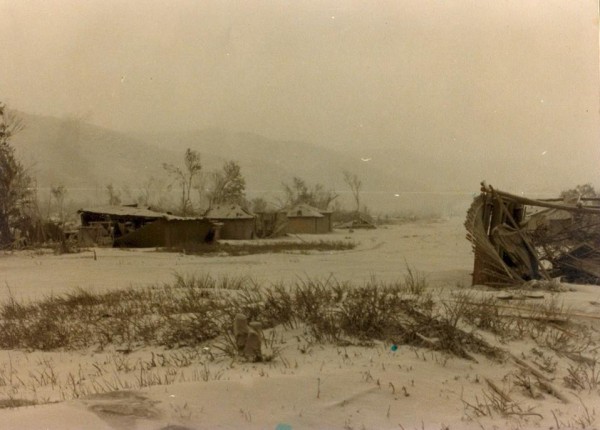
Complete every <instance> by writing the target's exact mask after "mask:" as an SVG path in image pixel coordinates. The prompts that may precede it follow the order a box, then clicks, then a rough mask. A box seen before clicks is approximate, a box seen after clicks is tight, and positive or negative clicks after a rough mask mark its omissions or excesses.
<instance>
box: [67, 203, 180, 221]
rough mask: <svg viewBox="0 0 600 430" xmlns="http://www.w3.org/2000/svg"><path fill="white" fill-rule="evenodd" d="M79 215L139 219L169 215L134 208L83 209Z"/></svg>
mask: <svg viewBox="0 0 600 430" xmlns="http://www.w3.org/2000/svg"><path fill="white" fill-rule="evenodd" d="M77 212H78V213H89V214H97V215H111V216H127V217H138V218H155V219H159V218H166V217H168V216H169V214H166V213H163V212H156V211H153V210H150V209H146V208H138V207H133V206H115V205H105V206H94V207H93V208H83V209H79V210H78V211H77Z"/></svg>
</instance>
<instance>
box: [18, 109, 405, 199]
mask: <svg viewBox="0 0 600 430" xmlns="http://www.w3.org/2000/svg"><path fill="white" fill-rule="evenodd" d="M18 115H19V116H20V117H21V118H22V119H23V122H24V125H25V128H24V130H22V131H21V132H20V133H19V134H17V135H16V136H15V138H14V140H13V142H14V145H15V147H16V148H17V154H18V156H19V157H20V158H21V160H22V161H23V162H24V164H25V165H26V166H27V167H28V168H30V170H31V172H32V173H33V175H34V176H35V177H36V179H37V181H38V186H39V189H40V192H41V193H42V194H44V193H46V192H47V189H49V187H50V186H52V185H58V184H64V185H65V186H66V187H67V188H68V190H69V196H70V198H71V199H73V200H79V201H82V202H85V203H86V204H92V203H96V202H97V201H104V200H105V199H106V193H105V188H106V185H107V184H113V185H114V186H115V187H119V188H121V189H123V188H124V187H125V188H127V189H129V190H130V191H131V194H132V195H135V193H136V190H137V189H139V188H141V187H142V186H143V184H144V183H145V182H147V181H148V179H149V178H150V177H154V178H162V181H161V184H162V187H163V189H166V186H167V184H168V179H167V178H166V175H165V172H164V169H163V168H162V164H163V163H173V164H180V162H181V159H182V155H183V152H184V151H185V149H186V148H188V147H189V148H192V149H194V150H197V151H199V152H200V153H201V156H202V163H203V166H204V171H205V172H209V171H212V170H215V169H217V168H219V167H220V166H221V165H222V163H223V162H224V161H225V160H229V159H232V160H235V161H237V162H239V163H240V165H241V167H242V172H243V173H244V176H245V178H246V182H247V190H248V193H249V195H250V196H256V195H264V196H266V197H267V198H271V199H272V198H273V197H274V196H275V195H276V194H277V193H279V192H280V190H281V183H282V182H284V181H286V182H287V181H290V180H291V178H293V177H294V176H299V177H302V178H304V179H305V180H307V182H309V183H310V184H314V183H317V182H318V183H321V184H323V185H324V186H325V187H327V188H332V189H335V190H336V191H337V192H338V193H340V194H342V195H344V194H347V191H346V186H345V185H344V183H343V179H342V178H343V177H342V172H343V171H344V170H350V171H352V172H356V173H358V174H359V175H360V176H361V178H362V179H363V183H364V189H365V192H366V194H367V195H368V194H369V193H372V194H373V195H374V196H376V195H377V193H381V192H385V193H386V194H390V195H391V193H392V192H393V191H394V190H396V189H397V188H398V187H404V188H405V189H411V188H412V187H415V186H416V184H415V183H409V182H406V181H403V180H402V176H403V173H405V172H403V171H402V170H400V169H398V170H391V171H386V170H382V169H378V168H376V167H375V165H373V164H370V162H365V161H361V159H360V157H358V156H352V155H349V154H345V153H342V152H340V151H334V150H330V149H326V148H322V147H318V146H316V145H312V144H309V143H304V142H295V141H275V140H270V139H267V138H265V137H262V136H259V135H254V134H248V133H228V132H225V131H221V130H215V129H208V130H202V131H194V132H187V133H173V134H167V133H164V134H147V135H140V134H134V133H123V132H116V131H113V130H108V129H104V128H101V127H98V126H95V125H91V124H88V123H85V122H81V121H77V120H73V119H58V118H53V117H45V116H37V115H29V114H24V113H18ZM346 197H348V196H346ZM366 200H369V199H368V198H367V199H366Z"/></svg>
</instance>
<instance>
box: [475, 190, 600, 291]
mask: <svg viewBox="0 0 600 430" xmlns="http://www.w3.org/2000/svg"><path fill="white" fill-rule="evenodd" d="M598 202H600V199H596V198H588V199H580V200H579V201H577V202H569V203H567V202H563V201H562V200H561V199H546V200H535V199H530V198H526V197H522V196H517V195H513V194H509V193H506V192H503V191H499V190H496V189H494V188H493V187H491V186H489V185H487V184H486V183H485V182H483V183H482V184H481V194H480V195H479V196H477V197H476V198H475V199H474V201H473V204H472V205H471V207H470V208H469V210H468V212H467V219H466V221H465V227H466V229H467V232H468V233H467V239H468V240H469V241H470V242H471V243H472V244H473V250H474V253H475V262H474V269H473V284H486V285H495V286H510V285H516V284H522V283H524V282H526V281H530V280H534V279H539V280H546V281H550V280H552V279H556V278H559V279H561V280H563V281H566V282H572V283H585V284H597V285H600V206H595V205H594V204H597V203H598Z"/></svg>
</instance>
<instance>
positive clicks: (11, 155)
mask: <svg viewBox="0 0 600 430" xmlns="http://www.w3.org/2000/svg"><path fill="white" fill-rule="evenodd" d="M22 129H23V124H22V122H21V121H20V120H19V119H18V118H16V117H14V116H13V115H11V114H10V113H9V112H8V110H7V109H6V106H5V105H4V104H3V103H1V102H0V246H5V245H8V244H10V243H11V242H12V240H13V236H12V233H11V225H13V224H14V223H15V222H16V221H18V219H19V218H20V217H21V215H22V213H23V211H24V210H25V209H26V206H27V205H28V204H29V203H30V200H31V197H32V187H31V185H32V179H31V177H30V176H29V175H28V174H27V172H26V170H25V168H24V167H23V165H22V164H21V163H20V162H19V161H18V160H17V158H16V157H15V150H14V147H13V146H12V144H11V142H10V139H11V137H12V136H13V135H14V134H15V133H17V132H18V131H20V130H22Z"/></svg>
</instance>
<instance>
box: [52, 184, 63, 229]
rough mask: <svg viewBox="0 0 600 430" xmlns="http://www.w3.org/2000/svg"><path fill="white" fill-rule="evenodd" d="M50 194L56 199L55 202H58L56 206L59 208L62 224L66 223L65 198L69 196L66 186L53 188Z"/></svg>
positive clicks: (59, 217)
mask: <svg viewBox="0 0 600 430" xmlns="http://www.w3.org/2000/svg"><path fill="white" fill-rule="evenodd" d="M50 192H51V193H52V196H53V197H54V201H56V206H57V208H58V219H59V220H60V222H61V223H64V222H65V218H64V207H65V197H66V196H67V189H66V188H65V186H64V185H58V186H56V187H51V188H50Z"/></svg>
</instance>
